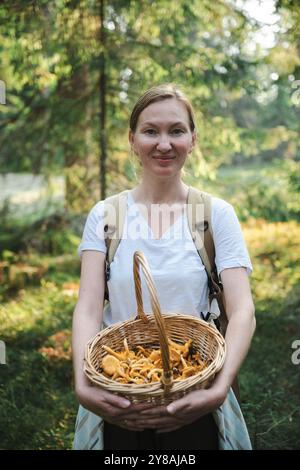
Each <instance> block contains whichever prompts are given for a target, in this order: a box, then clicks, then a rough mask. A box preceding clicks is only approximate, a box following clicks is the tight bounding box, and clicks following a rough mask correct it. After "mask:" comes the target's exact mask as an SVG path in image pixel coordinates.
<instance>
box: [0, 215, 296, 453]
mask: <svg viewBox="0 0 300 470" xmlns="http://www.w3.org/2000/svg"><path fill="white" fill-rule="evenodd" d="M243 228H244V234H245V238H246V240H247V244H248V247H249V250H250V254H251V257H252V261H253V265H254V273H253V276H252V278H251V283H252V289H253V295H254V299H255V304H256V315H257V330H256V334H255V337H254V340H253V343H252V347H251V350H250V352H249V355H248V357H247V359H246V361H245V363H244V365H243V368H242V370H241V372H240V374H239V378H240V384H241V395H242V406H243V411H244V415H245V419H246V422H247V424H248V427H249V432H250V436H251V439H252V442H253V444H254V447H255V448H257V449H297V448H298V447H299V442H300V428H299V424H298V423H299V418H300V398H299V367H300V365H298V366H297V365H293V364H292V361H291V355H292V352H293V350H292V349H291V345H292V342H293V341H294V340H295V339H300V328H299V326H300V325H299V323H300V321H299V317H300V289H299V284H300V283H299V278H300V269H299V262H298V254H297V253H298V251H297V247H298V246H299V243H300V231H299V224H297V223H296V222H294V221H291V222H284V223H269V222H266V221H264V220H257V219H252V220H249V222H248V223H247V224H245V225H244V227H243ZM25 261H26V257H23V260H22V262H23V265H24V263H25ZM27 263H28V264H30V265H34V266H37V265H39V266H42V267H43V268H44V269H42V270H41V272H42V273H43V275H42V277H37V278H34V279H32V280H31V281H30V282H28V283H26V282H25V284H24V282H23V283H22V284H18V283H17V284H15V286H14V289H13V290H8V291H5V292H4V293H2V296H3V303H2V306H1V307H0V325H1V326H0V339H1V340H3V341H5V343H6V349H7V365H0V403H1V405H0V422H1V428H0V443H1V444H0V446H1V448H2V449H70V448H71V444H72V439H73V431H74V424H75V417H76V411H77V403H76V400H75V397H74V393H73V389H72V365H71V358H70V328H71V317H72V312H73V308H74V305H75V302H76V292H77V288H78V280H79V262H78V261H77V259H76V253H75V250H74V257H72V256H70V255H64V256H59V257H52V258H50V257H49V256H46V255H43V256H41V255H39V256H38V257H37V255H36V254H34V253H33V254H31V255H28V257H27Z"/></svg>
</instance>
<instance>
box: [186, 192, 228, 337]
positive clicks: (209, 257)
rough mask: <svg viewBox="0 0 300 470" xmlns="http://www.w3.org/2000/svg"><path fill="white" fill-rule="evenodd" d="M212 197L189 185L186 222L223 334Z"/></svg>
mask: <svg viewBox="0 0 300 470" xmlns="http://www.w3.org/2000/svg"><path fill="white" fill-rule="evenodd" d="M211 207H212V197H211V195H210V194H208V193H206V192H204V191H199V190H198V189H196V188H193V187H190V188H189V194H188V212H187V214H188V223H189V228H190V232H191V235H192V238H193V241H194V243H195V246H196V249H197V251H198V254H199V256H200V258H201V260H202V262H203V264H204V266H205V270H206V274H207V278H208V287H209V304H210V305H211V303H212V301H213V299H216V301H217V303H218V307H219V310H220V317H219V319H218V320H219V322H220V329H221V332H222V334H223V335H225V332H226V328H227V323H228V320H227V315H226V311H225V302H224V296H223V286H222V283H221V281H220V279H219V276H218V273H217V267H216V263H215V257H216V252H215V245H214V239H213V232H212V223H211V214H212V209H211Z"/></svg>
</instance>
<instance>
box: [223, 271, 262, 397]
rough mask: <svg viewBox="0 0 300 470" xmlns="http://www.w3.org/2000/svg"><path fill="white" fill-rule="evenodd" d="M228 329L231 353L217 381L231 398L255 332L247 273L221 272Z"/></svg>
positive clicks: (228, 350)
mask: <svg viewBox="0 0 300 470" xmlns="http://www.w3.org/2000/svg"><path fill="white" fill-rule="evenodd" d="M221 280H222V284H223V288H224V297H225V306H226V314H227V318H228V326H227V331H226V336H225V339H226V346H227V353H226V359H225V363H224V366H223V368H222V370H221V372H220V373H219V374H218V376H217V379H216V380H215V383H214V386H215V387H219V389H220V392H223V395H225V397H226V395H227V393H228V391H229V388H230V386H231V384H232V382H233V380H234V378H235V377H236V375H237V373H238V370H239V368H240V366H241V365H242V363H243V362H244V360H245V357H246V355H247V352H248V350H249V347H250V344H251V339H252V336H253V334H254V331H255V325H256V321H255V315H254V313H255V309H254V304H253V299H252V295H251V289H250V284H249V279H248V275H247V271H246V269H245V268H229V269H224V271H222V272H221Z"/></svg>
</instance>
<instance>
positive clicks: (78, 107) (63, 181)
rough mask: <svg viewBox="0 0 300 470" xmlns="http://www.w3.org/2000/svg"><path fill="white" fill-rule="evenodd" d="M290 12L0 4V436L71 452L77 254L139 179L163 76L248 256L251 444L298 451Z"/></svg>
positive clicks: (244, 0)
mask: <svg viewBox="0 0 300 470" xmlns="http://www.w3.org/2000/svg"><path fill="white" fill-rule="evenodd" d="M299 23H300V6H299V3H298V2H297V0H265V1H259V0H215V1H214V2H211V1H209V0H187V1H186V0H178V1H176V2H170V1H165V0H159V1H151V0H149V1H145V0H140V1H137V0H135V1H134V0H115V1H109V0H53V1H48V0H47V1H46V0H38V1H35V0H28V1H25V0H24V1H22V0H18V1H8V0H4V1H2V2H1V5H0V80H1V81H0V103H1V104H0V220H1V231H0V301H1V305H0V346H1V347H0V353H1V354H0V448H2V449H69V448H71V445H72V438H73V435H74V424H75V417H76V411H77V409H76V408H77V403H76V400H75V396H74V392H73V389H72V386H73V385H72V365H71V356H70V329H71V318H72V312H73V309H74V306H75V303H76V298H77V293H78V283H79V274H80V262H79V259H78V257H77V253H76V250H77V247H78V244H79V242H80V237H81V234H82V230H83V225H84V222H85V219H86V216H87V213H88V211H89V210H90V209H91V207H92V206H93V205H94V204H95V203H96V202H97V201H98V200H100V199H103V197H105V196H107V195H110V194H113V193H116V192H119V191H121V190H123V189H125V188H131V187H133V186H134V185H135V184H136V181H137V173H138V165H137V164H136V162H135V161H134V159H133V157H132V155H130V151H129V145H128V141H127V131H128V119H129V115H130V111H131V109H132V106H133V104H134V103H135V101H136V99H137V98H138V96H139V95H140V94H141V93H142V92H143V91H144V90H146V89H147V88H148V87H150V86H151V85H153V84H158V83H164V82H174V83H176V84H178V85H179V86H181V87H182V88H183V89H184V90H185V91H186V93H187V95H188V96H189V98H190V99H191V101H192V102H193V105H194V108H195V111H196V118H197V129H198V138H199V144H198V146H197V148H196V149H195V151H194V152H193V155H192V157H191V158H190V159H189V160H188V165H187V168H186V172H185V177H184V178H185V181H186V182H187V184H191V185H193V186H195V187H198V188H202V189H204V190H206V191H209V192H211V193H213V194H215V195H216V196H219V197H222V198H224V199H226V200H227V201H229V202H230V203H232V204H233V205H234V207H235V209H236V212H237V214H238V216H239V219H240V221H241V224H242V227H243V231H244V234H245V238H246V241H247V245H248V248H249V251H250V255H251V259H252V262H253V266H254V272H253V275H252V276H251V286H252V289H253V295H254V300H255V305H256V315H257V330H256V334H255V337H254V340H253V344H252V347H251V350H250V352H249V355H248V357H247V360H246V362H245V363H244V365H243V368H242V370H241V372H240V382H241V396H242V407H243V411H244V414H245V419H246V421H247V424H248V426H249V431H250V435H251V439H252V443H253V446H254V448H256V449H296V448H297V446H299V441H300V427H299V418H300V399H299V367H300V365H299V363H300V352H299V348H300V328H299V326H300V325H299V323H300V321H299V315H300V302H299V300H300V289H299V278H300V269H299V242H300V233H299V222H300V199H299V189H300V163H299V162H300V138H299V122H300V119H299V118H300V109H299V108H300V37H299Z"/></svg>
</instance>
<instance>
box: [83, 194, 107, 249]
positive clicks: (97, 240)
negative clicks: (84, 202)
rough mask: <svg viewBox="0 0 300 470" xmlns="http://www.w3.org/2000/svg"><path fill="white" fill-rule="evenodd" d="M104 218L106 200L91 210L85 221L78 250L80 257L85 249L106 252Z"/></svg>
mask: <svg viewBox="0 0 300 470" xmlns="http://www.w3.org/2000/svg"><path fill="white" fill-rule="evenodd" d="M103 220H104V202H103V201H99V202H98V203H97V204H95V206H94V207H93V208H92V209H91V210H90V212H89V214H88V217H87V220H86V222H85V226H84V230H83V235H82V239H81V243H80V245H79V247H78V251H77V252H78V256H79V257H80V258H81V256H82V252H83V251H84V250H94V251H102V252H103V253H106V245H105V240H104V228H103Z"/></svg>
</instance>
